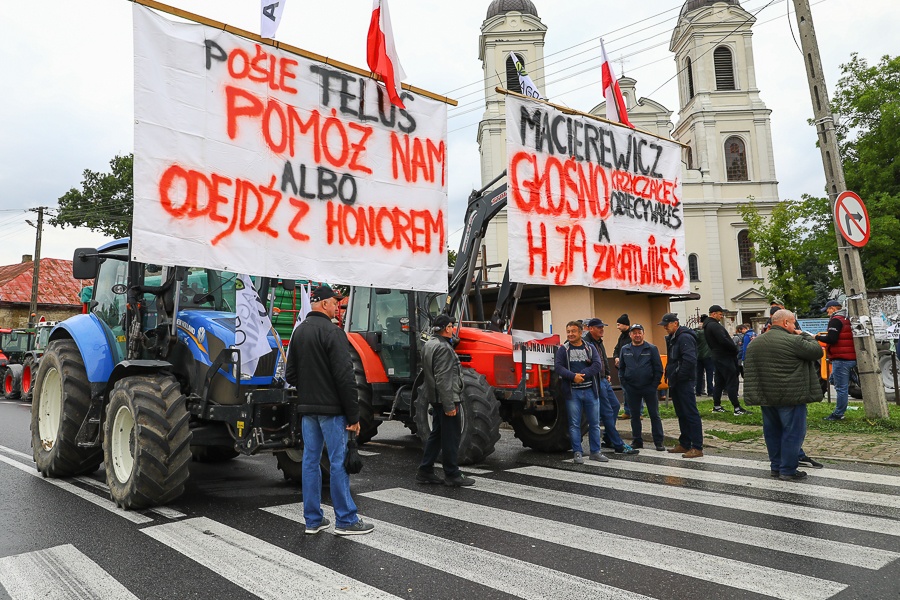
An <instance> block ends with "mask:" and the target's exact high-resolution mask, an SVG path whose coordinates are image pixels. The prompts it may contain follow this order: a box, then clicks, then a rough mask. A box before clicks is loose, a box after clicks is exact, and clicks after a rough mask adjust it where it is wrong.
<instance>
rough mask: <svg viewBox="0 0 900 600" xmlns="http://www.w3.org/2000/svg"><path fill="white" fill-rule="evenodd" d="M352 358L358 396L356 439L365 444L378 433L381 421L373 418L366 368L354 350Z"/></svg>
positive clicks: (373, 408) (373, 409)
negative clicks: (357, 432) (357, 433)
mask: <svg viewBox="0 0 900 600" xmlns="http://www.w3.org/2000/svg"><path fill="white" fill-rule="evenodd" d="M350 357H351V359H352V360H353V376H354V377H355V378H356V394H357V397H358V398H359V435H357V436H356V441H357V443H359V444H365V443H366V442H368V441H369V440H371V439H372V438H373V437H375V434H377V433H378V426H379V425H381V421H378V420H376V419H375V407H374V406H373V405H372V386H371V385H369V382H368V381H367V380H366V370H365V369H364V368H363V364H362V359H361V358H360V357H359V355H358V354H357V353H356V352H355V351H354V352H351V353H350Z"/></svg>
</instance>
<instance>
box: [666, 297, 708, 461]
mask: <svg viewBox="0 0 900 600" xmlns="http://www.w3.org/2000/svg"><path fill="white" fill-rule="evenodd" d="M659 324H660V325H662V326H663V327H665V329H666V333H667V334H668V335H667V336H666V349H667V353H668V361H667V362H666V380H667V381H668V382H669V394H670V395H671V397H672V406H674V407H675V416H677V417H678V429H679V432H680V434H679V436H678V445H677V446H675V447H674V448H670V449H669V452H670V453H673V454H675V453H680V454H681V456H682V457H684V458H700V457H701V456H703V424H702V423H701V421H700V412H699V411H698V410H697V397H696V396H694V385H695V382H694V378H695V377H696V375H697V335H696V334H695V333H694V332H693V331H692V330H690V329H688V328H687V327H682V326H681V323H680V322H679V321H678V315H676V314H675V313H667V314H665V315H663V318H662V321H660V322H659Z"/></svg>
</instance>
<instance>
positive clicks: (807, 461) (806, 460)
mask: <svg viewBox="0 0 900 600" xmlns="http://www.w3.org/2000/svg"><path fill="white" fill-rule="evenodd" d="M798 462H799V463H800V464H801V465H803V466H804V467H809V468H811V469H821V468H823V467H824V466H825V465H823V464H822V463H820V462H819V461H817V460H815V459H813V458H810V457H808V456H804V457H803V458H801V459H800V460H799V461H798Z"/></svg>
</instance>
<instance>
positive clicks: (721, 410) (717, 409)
mask: <svg viewBox="0 0 900 600" xmlns="http://www.w3.org/2000/svg"><path fill="white" fill-rule="evenodd" d="M712 411H713V412H725V409H724V408H722V407H721V406H713V409H712Z"/></svg>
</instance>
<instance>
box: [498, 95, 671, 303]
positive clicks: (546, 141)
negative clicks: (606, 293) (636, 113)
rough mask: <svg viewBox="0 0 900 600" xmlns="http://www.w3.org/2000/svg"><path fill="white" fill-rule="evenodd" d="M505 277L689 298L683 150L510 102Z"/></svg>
mask: <svg viewBox="0 0 900 600" xmlns="http://www.w3.org/2000/svg"><path fill="white" fill-rule="evenodd" d="M506 139H507V158H508V171H507V172H508V182H509V196H508V205H507V206H508V218H509V257H510V277H511V279H512V280H514V281H520V282H525V283H538V284H546V285H584V286H590V287H598V288H610V289H621V290H629V291H644V292H661V293H686V292H688V281H687V277H686V268H687V267H686V264H687V257H686V256H685V250H684V212H683V206H682V201H681V199H682V196H681V149H680V147H679V146H678V145H677V144H675V143H674V142H671V141H667V140H663V139H660V138H656V137H654V136H651V135H647V134H644V133H641V132H638V131H635V130H633V129H630V128H628V127H624V126H618V125H610V124H608V123H605V122H601V121H597V120H594V119H591V118H588V117H582V116H575V115H567V114H563V113H562V112H560V111H558V110H557V109H555V108H554V107H552V106H549V105H547V104H543V103H539V102H534V101H531V100H526V99H521V98H518V97H513V96H507V98H506Z"/></svg>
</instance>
